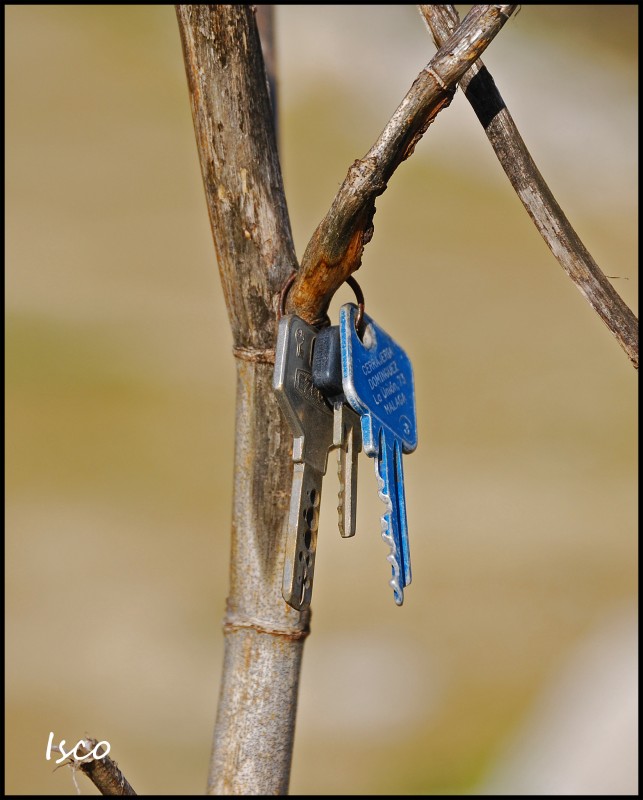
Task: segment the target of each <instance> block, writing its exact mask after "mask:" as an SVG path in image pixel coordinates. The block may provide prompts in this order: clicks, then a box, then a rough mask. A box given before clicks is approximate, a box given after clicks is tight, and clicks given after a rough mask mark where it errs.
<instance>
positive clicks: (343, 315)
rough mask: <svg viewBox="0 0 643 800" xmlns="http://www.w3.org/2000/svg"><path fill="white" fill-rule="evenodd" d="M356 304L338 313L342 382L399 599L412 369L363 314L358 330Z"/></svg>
mask: <svg viewBox="0 0 643 800" xmlns="http://www.w3.org/2000/svg"><path fill="white" fill-rule="evenodd" d="M357 311H358V309H357V306H355V305H353V304H352V303H348V304H347V305H345V306H342V308H341V309H340V314H339V330H340V342H341V359H342V385H343V389H344V395H345V396H346V401H347V402H348V403H349V405H350V406H351V407H352V408H353V409H354V410H355V411H356V412H357V413H358V414H359V415H360V417H361V423H362V439H363V444H364V452H365V453H367V454H368V455H369V456H371V457H373V458H374V459H375V474H376V476H377V481H378V489H379V496H380V499H381V500H382V501H383V502H384V503H385V505H386V511H385V512H384V514H383V515H382V538H383V539H384V541H385V542H386V543H387V544H388V546H389V548H390V552H389V555H388V557H387V558H388V561H389V563H390V564H391V569H392V578H391V580H390V581H389V585H390V586H391V588H392V589H393V593H394V597H395V602H396V603H397V604H398V605H402V603H403V602H404V587H405V586H408V585H409V583H411V556H410V553H409V535H408V525H407V519H406V498H405V492H404V471H403V467H402V453H411V452H413V450H415V448H416V447H417V423H416V418H415V391H414V388H413V369H412V368H411V362H410V360H409V357H408V356H407V354H406V353H405V352H404V350H403V349H402V348H401V347H400V346H399V344H397V342H395V341H394V340H393V339H391V337H390V336H389V335H388V333H386V331H384V330H383V329H382V328H380V326H379V325H378V324H377V323H376V322H375V321H374V320H373V319H372V318H371V317H369V316H368V315H366V314H365V315H364V323H365V324H364V328H363V334H362V337H361V338H360V336H359V334H358V332H357V330H356V328H355V320H356V317H357Z"/></svg>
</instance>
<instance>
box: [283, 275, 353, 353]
mask: <svg viewBox="0 0 643 800" xmlns="http://www.w3.org/2000/svg"><path fill="white" fill-rule="evenodd" d="M296 277H297V270H294V271H293V272H292V273H291V274H290V275H289V276H288V278H287V279H286V282H285V283H284V285H283V286H282V287H281V292H280V293H279V308H278V309H277V319H281V318H282V317H283V316H284V315H285V313H286V297H287V296H288V292H289V291H290V287H291V286H292V285H293V283H294V282H295V278H296ZM345 283H347V284H348V285H349V286H350V287H351V289H352V290H353V291H354V292H355V299H356V300H357V316H356V317H355V330H356V331H357V333H358V335H359V337H360V339H361V338H362V335H363V333H364V332H363V330H362V329H363V326H364V292H362V288H361V286H360V285H359V283H358V282H357V281H356V280H355V278H354V277H353V276H352V275H349V276H348V278H346V281H345Z"/></svg>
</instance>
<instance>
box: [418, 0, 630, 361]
mask: <svg viewBox="0 0 643 800" xmlns="http://www.w3.org/2000/svg"><path fill="white" fill-rule="evenodd" d="M419 9H420V12H421V14H422V16H423V17H424V19H425V21H426V23H427V25H428V26H429V28H430V30H431V33H432V34H433V39H434V41H435V44H436V46H437V47H440V46H442V45H443V44H444V43H445V42H446V41H447V40H448V38H449V37H450V36H451V34H452V33H453V31H454V30H456V29H457V28H458V24H459V22H460V18H459V16H458V13H457V11H456V10H455V8H454V7H453V6H449V5H443V6H428V5H421V6H419ZM460 86H461V87H462V89H463V91H464V93H465V95H466V97H467V100H468V101H469V102H470V103H471V106H472V107H473V110H474V111H475V112H476V115H477V117H478V119H479V120H480V122H481V123H482V126H483V128H484V129H485V133H486V134H487V137H488V139H489V141H490V142H491V145H492V147H493V149H494V151H495V153H496V155H497V157H498V160H499V161H500V163H501V164H502V168H503V169H504V171H505V172H506V174H507V177H508V178H509V180H510V181H511V185H512V186H513V187H514V189H515V190H516V193H517V194H518V196H519V197H520V199H521V201H522V203H523V205H524V206H525V208H526V209H527V212H528V214H529V216H530V217H531V219H532V220H533V222H534V225H535V226H536V228H538V230H539V232H540V234H541V236H542V237H543V239H544V240H545V242H546V243H547V246H548V247H549V249H550V250H551V252H552V253H553V255H554V256H555V258H556V259H557V260H558V262H559V263H560V265H561V266H562V267H563V269H564V270H565V272H566V273H567V274H568V275H569V277H570V278H571V279H572V280H573V281H574V283H575V284H576V286H577V287H578V289H579V290H580V292H581V294H583V296H584V297H585V298H586V300H587V301H588V302H589V304H590V305H591V306H592V308H593V309H594V310H595V311H596V312H597V313H598V315H599V316H600V317H601V319H602V320H603V322H604V323H605V324H606V325H607V327H608V328H609V329H610V331H611V332H612V333H613V334H614V336H615V337H616V339H617V341H618V343H619V344H620V345H621V347H622V348H623V350H625V352H626V353H627V355H628V358H629V359H630V361H631V362H632V364H633V365H634V367H635V368H636V369H638V365H639V346H638V330H639V324H638V319H637V318H636V316H635V315H634V314H633V313H632V311H631V310H630V309H629V308H628V307H627V305H626V304H625V303H624V301H623V300H622V299H621V297H620V296H619V294H618V293H617V292H616V290H615V289H614V287H613V286H612V285H611V283H610V282H609V281H608V280H607V276H606V275H604V274H603V272H602V271H601V269H600V267H599V266H598V264H597V263H596V262H595V261H594V259H593V258H592V256H591V255H590V254H589V252H588V251H587V249H586V247H585V245H584V244H583V243H582V242H581V240H580V238H579V237H578V235H577V233H576V231H575V230H574V229H573V228H572V226H571V224H570V223H569V220H568V219H567V217H566V216H565V214H564V213H563V211H562V209H561V208H560V206H559V205H558V203H557V202H556V200H555V198H554V196H553V194H552V192H551V190H550V188H549V186H548V185H547V184H546V183H545V180H544V179H543V177H542V175H541V174H540V172H539V170H538V167H537V166H536V164H535V163H534V161H533V159H532V157H531V155H530V154H529V151H528V150H527V147H526V146H525V143H524V141H523V139H522V137H521V136H520V133H519V132H518V129H517V127H516V125H515V123H514V121H513V119H512V117H511V114H510V113H509V110H508V109H507V107H506V105H505V103H504V101H503V99H502V97H501V96H500V93H499V91H498V89H497V88H496V84H495V83H494V80H493V78H492V77H491V75H490V74H489V72H487V69H486V67H485V66H484V64H483V63H482V61H477V62H476V63H475V64H474V65H473V66H472V67H471V69H470V70H469V71H468V72H467V73H466V74H465V75H464V76H463V77H462V78H461V80H460Z"/></svg>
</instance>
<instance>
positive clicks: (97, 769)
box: [51, 738, 136, 795]
mask: <svg viewBox="0 0 643 800" xmlns="http://www.w3.org/2000/svg"><path fill="white" fill-rule="evenodd" d="M98 744H99V742H98V740H97V739H87V738H85V739H84V740H83V745H81V746H79V747H78V749H77V755H78V758H79V759H83V760H82V761H76V759H74V758H70V759H69V760H68V761H64V762H62V763H61V766H64V765H68V766H69V767H71V769H72V770H77V769H79V770H80V771H81V772H83V773H84V774H85V775H87V777H88V778H89V780H90V781H91V782H92V783H93V784H94V786H95V787H96V788H97V789H98V791H99V792H100V793H101V794H109V795H135V794H136V792H135V791H134V789H132V787H131V786H130V784H129V783H128V781H127V780H126V779H125V776H124V775H123V773H122V772H121V771H120V769H119V768H118V765H117V764H116V762H115V761H112V759H111V758H110V757H109V756H102V749H101V748H98V750H95V748H96V747H97V746H98ZM100 744H103V743H102V742H100ZM51 749H52V750H55V751H58V752H60V751H59V748H58V747H56V746H54V747H52V748H51ZM92 752H96V753H97V755H100V756H101V757H100V758H94V757H93V756H90V753H92Z"/></svg>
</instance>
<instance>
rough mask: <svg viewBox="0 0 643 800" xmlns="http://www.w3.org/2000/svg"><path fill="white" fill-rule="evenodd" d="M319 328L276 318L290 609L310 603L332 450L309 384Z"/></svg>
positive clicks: (329, 418)
mask: <svg viewBox="0 0 643 800" xmlns="http://www.w3.org/2000/svg"><path fill="white" fill-rule="evenodd" d="M316 336H317V330H316V329H315V328H313V327H312V326H311V325H308V324H307V323H306V322H304V320H303V319H301V318H300V317H298V316H296V315H295V314H289V315H286V316H283V317H282V318H281V319H280V320H279V332H278V335H277V347H276V353H275V371H274V375H273V389H274V391H275V394H276V395H277V401H278V402H279V405H280V406H281V409H282V411H283V413H284V415H285V416H286V419H287V420H288V424H289V425H290V428H291V430H292V433H293V437H294V439H293V454H292V458H293V461H294V462H295V463H294V467H293V480H292V494H291V498H290V513H289V516H288V534H287V538H286V553H285V558H284V577H283V585H282V590H281V591H282V595H283V598H284V600H285V601H286V602H287V603H288V604H289V605H291V606H292V607H293V608H296V609H298V610H300V611H301V610H302V609H304V608H306V607H307V606H309V605H310V598H311V594H312V587H313V575H314V571H315V552H316V548H317V529H318V527H319V506H320V501H321V490H322V479H323V477H324V474H325V473H326V465H327V461H328V451H329V449H330V448H332V447H333V446H334V441H335V439H334V433H335V425H334V416H335V415H334V413H333V410H332V409H331V408H330V406H329V405H328V404H327V402H326V400H325V398H324V395H323V394H322V393H321V392H320V391H319V389H317V387H316V386H315V385H314V384H313V380H312V350H313V344H314V341H315V337H316Z"/></svg>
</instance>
